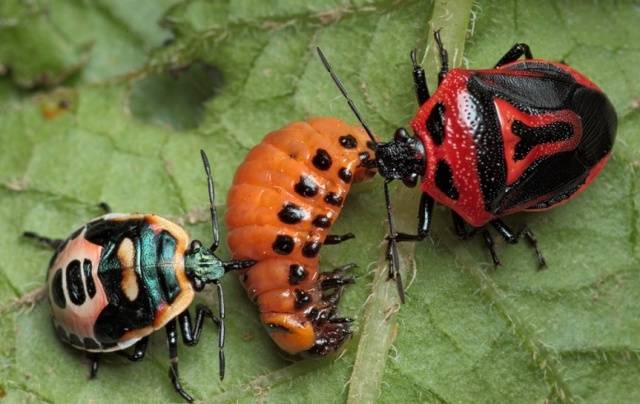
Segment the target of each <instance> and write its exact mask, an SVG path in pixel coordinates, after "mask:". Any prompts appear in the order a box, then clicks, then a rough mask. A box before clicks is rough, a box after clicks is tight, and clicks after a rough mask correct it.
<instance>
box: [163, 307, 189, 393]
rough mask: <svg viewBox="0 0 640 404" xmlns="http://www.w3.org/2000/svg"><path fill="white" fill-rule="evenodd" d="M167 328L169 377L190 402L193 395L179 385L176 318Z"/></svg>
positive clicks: (175, 387) (176, 388)
mask: <svg viewBox="0 0 640 404" xmlns="http://www.w3.org/2000/svg"><path fill="white" fill-rule="evenodd" d="M165 329H166V330H167V344H168V345H169V360H170V361H171V367H169V378H171V382H172V383H173V388H174V389H175V390H176V391H177V392H178V394H180V395H181V396H182V398H184V399H185V400H187V401H189V402H192V401H193V397H191V396H190V395H189V393H187V392H186V391H185V390H184V389H183V388H182V385H180V373H179V372H178V333H177V332H176V320H175V319H173V320H171V321H169V322H168V323H167V325H166V326H165Z"/></svg>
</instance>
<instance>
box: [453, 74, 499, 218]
mask: <svg viewBox="0 0 640 404" xmlns="http://www.w3.org/2000/svg"><path fill="white" fill-rule="evenodd" d="M491 77H492V78H493V76H491ZM468 89H469V99H468V101H467V103H466V104H465V106H464V109H465V111H464V112H463V113H465V116H466V117H468V119H467V120H468V122H467V123H468V125H469V127H470V128H471V134H472V137H473V142H474V144H475V157H476V170H477V172H478V177H479V178H480V189H481V190H482V196H483V198H484V207H485V209H486V210H487V211H489V212H492V211H493V210H494V209H495V207H496V204H497V203H499V201H498V199H499V198H500V197H501V195H503V194H504V191H505V187H506V181H507V171H506V170H507V169H506V161H505V156H504V143H503V139H502V130H501V128H500V121H499V120H498V116H497V113H496V110H495V104H494V98H495V94H494V93H492V92H490V91H489V89H488V88H487V87H486V86H484V85H483V83H482V82H481V81H480V80H478V79H474V76H472V77H471V78H469V82H468Z"/></svg>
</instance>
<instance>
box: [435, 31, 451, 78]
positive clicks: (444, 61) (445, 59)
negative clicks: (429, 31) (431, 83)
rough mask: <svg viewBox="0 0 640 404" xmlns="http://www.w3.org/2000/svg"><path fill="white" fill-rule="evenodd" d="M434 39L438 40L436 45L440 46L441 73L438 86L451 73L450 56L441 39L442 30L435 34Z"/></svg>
mask: <svg viewBox="0 0 640 404" xmlns="http://www.w3.org/2000/svg"><path fill="white" fill-rule="evenodd" d="M433 38H434V39H435V40H436V45H437V46H438V53H439V54H440V72H439V73H438V84H440V83H442V80H444V78H445V76H446V75H447V73H448V72H449V54H448V53H447V50H446V49H445V47H444V45H442V39H441V38H440V30H437V31H435V32H434V33H433Z"/></svg>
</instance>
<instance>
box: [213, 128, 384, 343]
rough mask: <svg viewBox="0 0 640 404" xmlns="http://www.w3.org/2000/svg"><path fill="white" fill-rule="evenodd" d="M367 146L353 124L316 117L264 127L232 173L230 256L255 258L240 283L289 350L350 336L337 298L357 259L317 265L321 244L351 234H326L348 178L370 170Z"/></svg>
mask: <svg viewBox="0 0 640 404" xmlns="http://www.w3.org/2000/svg"><path fill="white" fill-rule="evenodd" d="M371 145H372V144H371V142H370V139H369V137H368V135H367V134H366V132H365V131H364V130H362V129H360V128H358V127H354V126H350V125H347V124H346V123H344V122H342V121H340V120H338V119H334V118H312V119H309V120H307V121H305V122H295V123H292V124H290V125H288V126H286V127H284V128H282V129H279V130H277V131H275V132H272V133H270V134H268V135H267V136H266V137H265V139H264V140H263V141H262V143H260V144H258V145H257V146H256V147H254V148H253V149H252V150H251V152H249V154H248V155H247V157H246V158H245V160H244V162H243V163H242V164H241V165H240V167H239V168H238V171H237V172H236V175H235V178H234V181H233V185H232V187H231V190H230V191H229V195H228V199H227V207H228V210H227V213H226V216H225V219H226V223H227V227H228V229H229V234H228V243H229V248H230V249H231V251H232V253H233V256H234V257H235V259H252V260H256V261H258V263H257V264H256V265H255V266H254V267H252V268H251V269H248V270H246V271H243V272H242V273H241V278H242V282H243V284H244V286H245V288H246V289H247V292H248V294H249V296H250V297H251V298H252V299H254V300H255V301H256V302H257V304H258V306H259V307H260V319H261V321H262V322H263V324H265V326H266V327H267V328H268V330H269V333H270V335H271V338H272V339H273V340H274V341H275V342H276V343H277V344H278V346H280V348H282V349H283V350H285V351H287V352H289V353H292V354H293V353H299V352H304V351H307V352H311V353H315V354H319V355H326V354H328V353H330V352H333V351H335V350H336V349H337V348H338V347H339V346H340V345H341V344H342V343H343V342H344V340H345V339H346V337H347V336H348V335H349V334H350V329H349V322H350V319H348V318H344V317H339V316H337V315H336V304H337V302H338V300H339V298H340V295H341V292H342V288H343V286H344V285H345V284H347V283H351V282H353V279H352V278H348V277H345V276H344V273H345V271H346V270H348V269H349V268H351V267H353V265H352V264H351V265H345V266H343V267H340V268H337V269H335V270H333V271H331V272H324V273H321V272H319V264H318V252H319V251H320V247H321V246H322V245H323V244H337V243H340V242H342V241H344V240H347V239H350V238H353V235H352V234H350V233H348V234H344V235H340V236H336V235H331V234H328V233H329V229H330V228H331V225H332V224H333V223H334V221H335V220H336V219H337V217H338V215H339V214H340V210H341V209H342V204H343V203H344V200H345V198H346V196H347V193H348V192H349V188H350V187H351V183H352V182H357V181H361V180H364V179H367V178H370V177H373V176H374V175H375V171H374V168H372V167H374V166H375V162H374V161H373V160H372V159H371V158H372V156H373V151H372V150H371V149H370V147H371Z"/></svg>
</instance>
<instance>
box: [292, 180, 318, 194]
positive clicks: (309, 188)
mask: <svg viewBox="0 0 640 404" xmlns="http://www.w3.org/2000/svg"><path fill="white" fill-rule="evenodd" d="M294 190H295V191H296V192H297V193H298V194H299V195H302V196H304V197H307V198H312V197H314V196H316V195H317V194H318V184H316V182H315V181H314V180H313V178H312V177H310V176H308V175H301V176H300V181H298V183H297V184H296V185H295V187H294Z"/></svg>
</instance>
